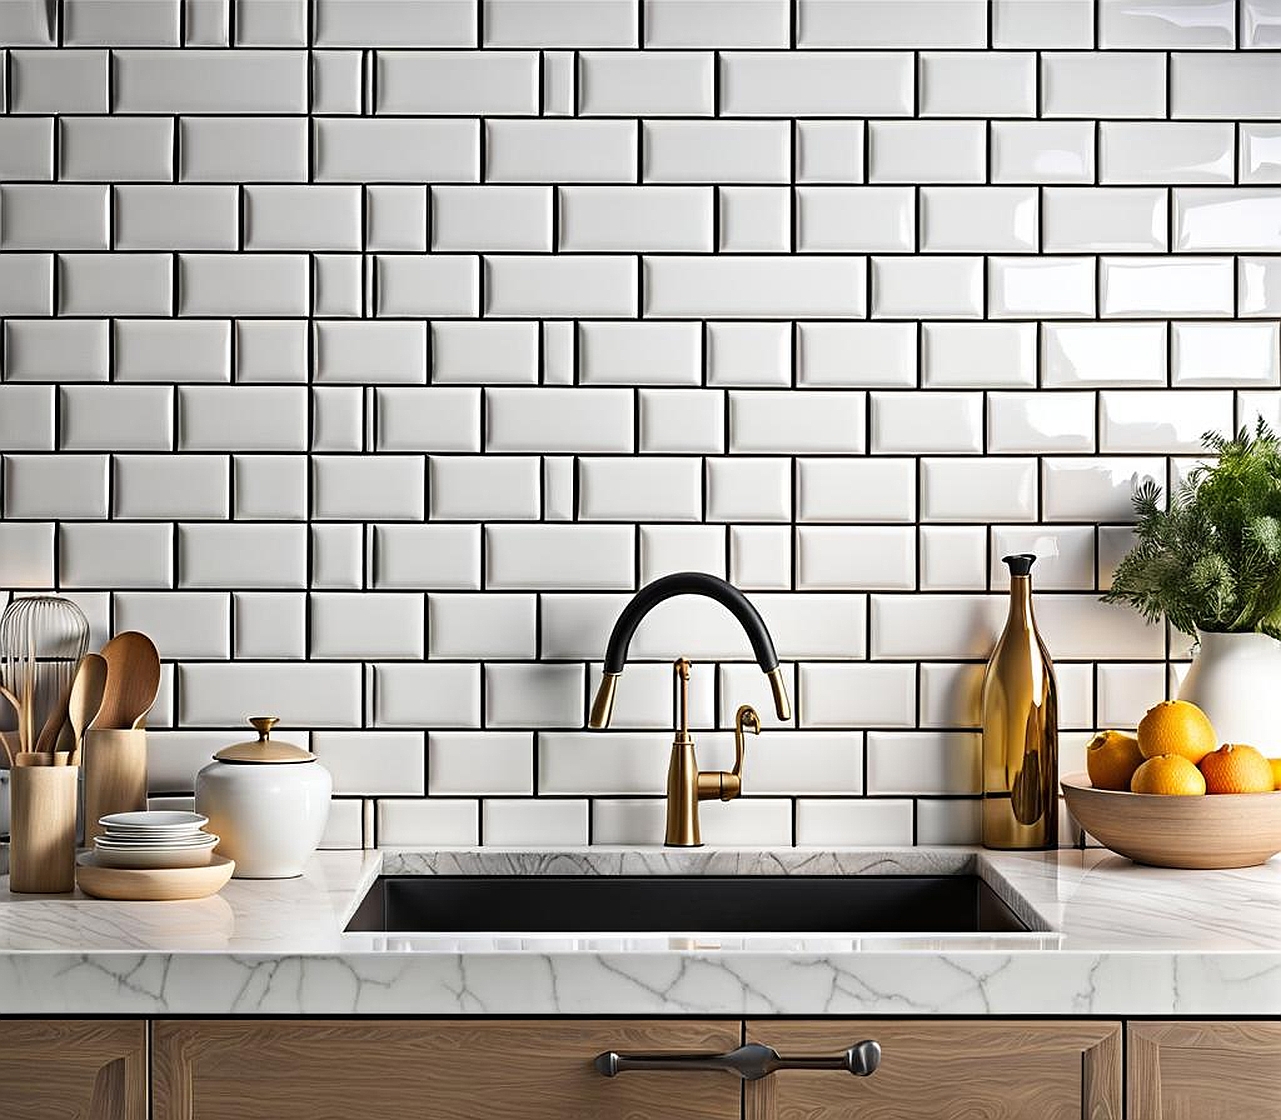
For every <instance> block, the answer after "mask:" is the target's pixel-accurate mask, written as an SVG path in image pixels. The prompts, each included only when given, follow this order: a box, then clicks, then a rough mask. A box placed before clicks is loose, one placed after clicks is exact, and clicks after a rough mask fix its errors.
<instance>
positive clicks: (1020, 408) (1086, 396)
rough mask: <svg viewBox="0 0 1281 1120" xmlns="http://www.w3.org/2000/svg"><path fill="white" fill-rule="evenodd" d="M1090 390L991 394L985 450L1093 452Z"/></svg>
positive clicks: (1091, 397) (1001, 453)
mask: <svg viewBox="0 0 1281 1120" xmlns="http://www.w3.org/2000/svg"><path fill="white" fill-rule="evenodd" d="M1094 405H1095V402H1094V394H1093V393H1085V392H1082V393H1072V392H1065V393H993V394H991V395H990V396H989V397H988V439H987V446H988V451H990V452H992V453H993V454H997V455H1003V454H1016V455H1017V454H1025V455H1026V454H1040V453H1042V452H1051V451H1058V452H1066V451H1093V450H1094V412H1095V407H1094Z"/></svg>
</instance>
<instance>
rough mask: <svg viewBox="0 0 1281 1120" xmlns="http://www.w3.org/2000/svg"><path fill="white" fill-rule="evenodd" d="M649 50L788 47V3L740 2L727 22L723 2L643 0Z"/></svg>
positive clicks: (785, 0) (777, 0)
mask: <svg viewBox="0 0 1281 1120" xmlns="http://www.w3.org/2000/svg"><path fill="white" fill-rule="evenodd" d="M641 2H642V3H643V4H644V6H645V12H644V19H645V43H644V45H645V46H647V47H786V46H787V45H788V40H789V36H790V29H791V22H792V17H791V12H790V10H789V3H788V0H739V2H738V3H736V4H735V5H734V18H733V19H726V18H725V15H726V12H725V4H724V0H641Z"/></svg>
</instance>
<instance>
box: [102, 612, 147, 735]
mask: <svg viewBox="0 0 1281 1120" xmlns="http://www.w3.org/2000/svg"><path fill="white" fill-rule="evenodd" d="M102 656H103V657H104V658H105V659H106V662H107V686H106V689H105V690H104V692H103V696H102V709H101V710H100V711H99V712H98V718H97V719H95V720H94V726H95V727H103V728H134V727H138V726H139V725H140V724H141V723H142V721H143V719H144V718H145V717H146V715H147V713H148V712H149V711H151V705H152V704H154V703H155V702H156V693H157V692H159V691H160V655H159V654H158V653H157V652H156V647H155V645H154V644H153V643H152V641H151V639H150V638H148V637H147V635H146V634H139V633H138V631H136V630H126V631H125V632H124V633H123V634H117V635H116V636H115V637H114V638H112V639H111V641H109V642H108V643H107V644H106V645H105V646H103V647H102Z"/></svg>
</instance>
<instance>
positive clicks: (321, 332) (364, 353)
mask: <svg viewBox="0 0 1281 1120" xmlns="http://www.w3.org/2000/svg"><path fill="white" fill-rule="evenodd" d="M315 336H316V381H317V382H320V383H327V384H342V383H355V384H367V383H376V384H387V383H389V382H392V383H396V384H405V385H412V384H416V383H417V384H421V383H422V382H423V381H425V380H426V378H427V332H426V329H425V324H423V323H413V322H389V323H317V324H316V328H315ZM441 399H442V400H443V399H445V398H444V397H443V396H442V397H441ZM441 450H445V449H441Z"/></svg>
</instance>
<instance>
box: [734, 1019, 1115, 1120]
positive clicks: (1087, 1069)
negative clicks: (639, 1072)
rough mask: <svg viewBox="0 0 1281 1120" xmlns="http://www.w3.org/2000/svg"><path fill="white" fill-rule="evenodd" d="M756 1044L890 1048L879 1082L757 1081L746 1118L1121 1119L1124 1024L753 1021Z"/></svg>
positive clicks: (832, 1076) (814, 1075) (821, 1076)
mask: <svg viewBox="0 0 1281 1120" xmlns="http://www.w3.org/2000/svg"><path fill="white" fill-rule="evenodd" d="M747 1038H748V1041H749V1042H763V1043H765V1044H766V1045H768V1046H773V1047H774V1048H775V1049H777V1050H778V1052H779V1053H780V1054H782V1055H784V1056H787V1055H789V1054H815V1053H833V1054H834V1053H839V1052H840V1051H842V1050H844V1049H845V1048H846V1047H848V1046H852V1045H853V1044H854V1043H856V1042H860V1041H862V1040H863V1039H865V1038H872V1039H876V1040H877V1041H878V1042H879V1043H880V1044H881V1050H882V1054H881V1066H880V1068H879V1069H878V1070H877V1071H876V1073H874V1074H872V1076H871V1077H851V1076H850V1075H849V1074H848V1073H840V1072H828V1071H822V1072H816V1071H811V1070H805V1071H789V1070H784V1071H782V1072H780V1073H777V1074H775V1075H774V1076H773V1077H770V1078H767V1079H766V1080H765V1081H764V1082H753V1083H750V1084H748V1085H747V1086H746V1094H747V1095H746V1112H745V1115H746V1116H748V1117H751V1118H752V1120H838V1118H839V1120H976V1118H981V1120H1080V1118H1081V1117H1088V1118H1089V1120H1120V1117H1121V1025H1120V1024H1119V1023H1115V1022H1101V1021H1093V1022H1086V1021H1075V1020H1066V1021H1057V1022H1003V1021H1000V1020H986V1019H985V1020H928V1019H920V1020H889V1019H880V1020H877V1019H863V1020H857V1019H854V1020H848V1019H847V1020H841V1019H829V1020H812V1021H796V1022H770V1021H767V1020H766V1021H759V1022H749V1023H748V1024H747ZM767 1082H772V1083H773V1084H772V1085H770V1086H769V1087H766V1084H767ZM771 1094H772V1095H773V1097H774V1100H773V1103H772V1105H768V1107H767V1098H768V1097H769V1096H770V1095H771Z"/></svg>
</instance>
